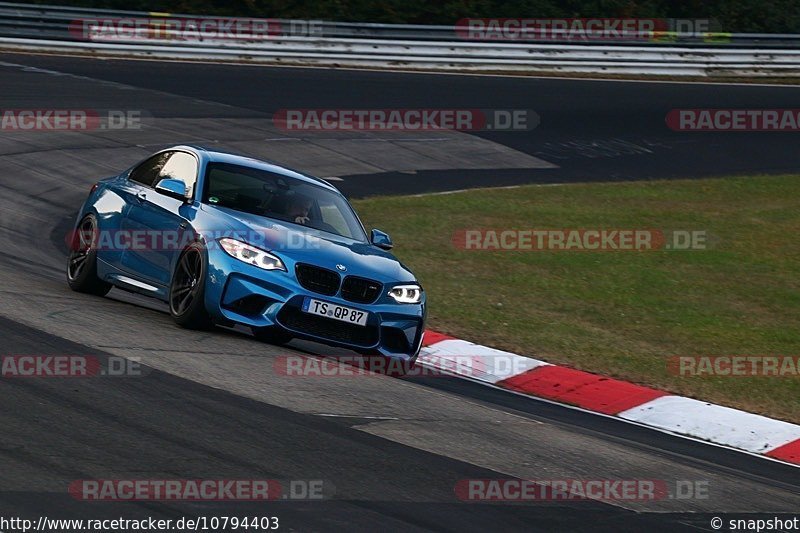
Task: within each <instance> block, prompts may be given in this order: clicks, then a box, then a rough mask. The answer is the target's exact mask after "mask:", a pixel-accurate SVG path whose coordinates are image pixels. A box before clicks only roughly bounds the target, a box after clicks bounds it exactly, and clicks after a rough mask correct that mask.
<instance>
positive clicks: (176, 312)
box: [169, 243, 213, 330]
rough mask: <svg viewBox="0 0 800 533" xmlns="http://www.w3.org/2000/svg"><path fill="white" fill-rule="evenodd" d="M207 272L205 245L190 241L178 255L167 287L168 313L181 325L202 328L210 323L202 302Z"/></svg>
mask: <svg viewBox="0 0 800 533" xmlns="http://www.w3.org/2000/svg"><path fill="white" fill-rule="evenodd" d="M207 272H208V265H207V260H206V254H205V249H204V248H203V246H202V245H201V244H200V243H193V244H191V245H189V247H188V248H186V250H184V251H183V253H182V254H181V257H180V259H178V265H177V266H176V267H175V274H174V275H173V276H172V283H171V284H170V288H169V313H170V315H172V319H173V320H174V321H175V323H176V324H178V325H179V326H181V327H184V328H187V329H201V330H202V329H209V328H211V326H212V325H213V322H212V321H211V317H210V316H209V314H208V311H207V310H206V305H205V293H206V273H207Z"/></svg>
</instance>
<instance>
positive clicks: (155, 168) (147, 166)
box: [128, 152, 175, 187]
mask: <svg viewBox="0 0 800 533" xmlns="http://www.w3.org/2000/svg"><path fill="white" fill-rule="evenodd" d="M174 153H175V152H164V153H163V154H156V155H154V156H153V157H151V158H150V159H148V160H146V161H145V162H144V163H142V164H141V165H139V166H138V167H136V168H135V169H133V171H131V174H130V176H128V179H129V180H132V181H135V182H136V183H141V184H142V185H147V186H148V187H155V185H156V179H157V178H158V175H159V173H160V172H161V169H162V167H163V166H164V163H166V161H167V159H169V156H170V155H172V154H174Z"/></svg>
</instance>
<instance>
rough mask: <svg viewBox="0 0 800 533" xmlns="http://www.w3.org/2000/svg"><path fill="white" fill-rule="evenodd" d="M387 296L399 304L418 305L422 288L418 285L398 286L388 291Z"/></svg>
mask: <svg viewBox="0 0 800 533" xmlns="http://www.w3.org/2000/svg"><path fill="white" fill-rule="evenodd" d="M389 296H391V297H392V298H394V301H395V302H397V303H399V304H418V303H419V302H420V301H421V300H422V287H420V286H419V285H398V286H397V287H393V288H391V289H390V290H389Z"/></svg>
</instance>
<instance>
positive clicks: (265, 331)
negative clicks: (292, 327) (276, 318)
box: [250, 326, 294, 346]
mask: <svg viewBox="0 0 800 533" xmlns="http://www.w3.org/2000/svg"><path fill="white" fill-rule="evenodd" d="M250 329H251V330H252V332H253V337H255V338H256V339H258V340H259V341H261V342H266V343H267V344H274V345H276V346H281V345H283V344H286V343H287V342H289V341H291V340H292V339H293V338H294V337H292V336H291V335H290V334H289V333H287V332H286V331H284V330H282V329H281V328H279V327H278V326H267V327H265V328H250Z"/></svg>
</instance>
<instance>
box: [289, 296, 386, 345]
mask: <svg viewBox="0 0 800 533" xmlns="http://www.w3.org/2000/svg"><path fill="white" fill-rule="evenodd" d="M278 322H280V323H281V324H282V325H283V326H284V327H285V328H287V329H292V330H295V331H297V332H300V333H306V334H308V335H313V336H315V337H319V338H321V339H328V340H331V341H335V342H343V343H347V344H353V345H356V346H363V347H365V348H368V347H370V346H374V345H375V344H377V343H378V328H377V327H375V326H369V325H368V326H356V325H353V324H348V323H346V322H342V321H340V320H334V319H332V318H325V317H322V316H316V315H312V314H309V313H304V312H303V311H301V310H300V309H298V308H296V307H290V306H284V308H283V309H282V310H281V312H280V313H278Z"/></svg>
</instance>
